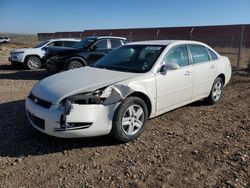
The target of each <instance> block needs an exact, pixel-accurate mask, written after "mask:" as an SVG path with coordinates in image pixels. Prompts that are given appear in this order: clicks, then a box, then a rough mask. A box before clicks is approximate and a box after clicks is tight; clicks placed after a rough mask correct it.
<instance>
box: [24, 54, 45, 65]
mask: <svg viewBox="0 0 250 188" xmlns="http://www.w3.org/2000/svg"><path fill="white" fill-rule="evenodd" d="M32 56H34V57H37V58H39V59H40V61H41V63H42V58H41V57H40V56H39V55H37V54H28V55H26V56H25V58H24V62H25V63H26V61H27V59H28V58H29V57H32Z"/></svg>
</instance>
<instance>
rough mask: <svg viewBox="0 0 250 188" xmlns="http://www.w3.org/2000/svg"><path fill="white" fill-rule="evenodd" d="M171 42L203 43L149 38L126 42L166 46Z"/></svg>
mask: <svg viewBox="0 0 250 188" xmlns="http://www.w3.org/2000/svg"><path fill="white" fill-rule="evenodd" d="M171 43H189V44H203V45H204V43H202V42H197V41H191V40H151V41H139V42H132V43H128V44H136V45H164V46H167V45H169V44H171Z"/></svg>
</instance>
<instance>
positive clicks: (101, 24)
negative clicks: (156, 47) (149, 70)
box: [0, 0, 250, 33]
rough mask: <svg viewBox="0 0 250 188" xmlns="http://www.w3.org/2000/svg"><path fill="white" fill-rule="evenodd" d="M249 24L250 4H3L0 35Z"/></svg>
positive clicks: (153, 0) (167, 0)
mask: <svg viewBox="0 0 250 188" xmlns="http://www.w3.org/2000/svg"><path fill="white" fill-rule="evenodd" d="M249 23H250V0H189V1H188V0H182V1H175V0H0V32H14V33H37V32H56V31H79V30H80V31H81V30H84V29H108V28H132V27H174V26H193V25H194V26H197V25H221V24H223V25H225V24H249Z"/></svg>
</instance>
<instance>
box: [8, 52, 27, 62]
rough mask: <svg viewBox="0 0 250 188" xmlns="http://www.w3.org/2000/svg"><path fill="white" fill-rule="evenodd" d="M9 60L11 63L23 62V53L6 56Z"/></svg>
mask: <svg viewBox="0 0 250 188" xmlns="http://www.w3.org/2000/svg"><path fill="white" fill-rule="evenodd" d="M8 60H9V62H11V63H13V64H23V63H24V61H23V54H11V55H10V57H9V58H8Z"/></svg>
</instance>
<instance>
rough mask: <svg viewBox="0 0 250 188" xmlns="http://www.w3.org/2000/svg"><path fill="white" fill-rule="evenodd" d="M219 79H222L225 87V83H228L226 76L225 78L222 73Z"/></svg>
mask: <svg viewBox="0 0 250 188" xmlns="http://www.w3.org/2000/svg"><path fill="white" fill-rule="evenodd" d="M218 77H219V78H221V79H222V81H223V85H225V82H226V76H225V74H223V73H221V74H219V75H218V76H217V78H218Z"/></svg>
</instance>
